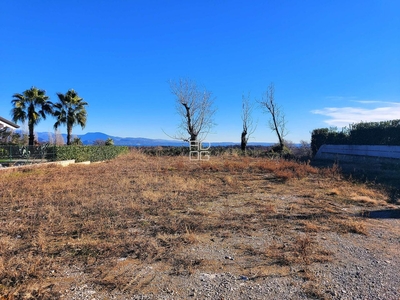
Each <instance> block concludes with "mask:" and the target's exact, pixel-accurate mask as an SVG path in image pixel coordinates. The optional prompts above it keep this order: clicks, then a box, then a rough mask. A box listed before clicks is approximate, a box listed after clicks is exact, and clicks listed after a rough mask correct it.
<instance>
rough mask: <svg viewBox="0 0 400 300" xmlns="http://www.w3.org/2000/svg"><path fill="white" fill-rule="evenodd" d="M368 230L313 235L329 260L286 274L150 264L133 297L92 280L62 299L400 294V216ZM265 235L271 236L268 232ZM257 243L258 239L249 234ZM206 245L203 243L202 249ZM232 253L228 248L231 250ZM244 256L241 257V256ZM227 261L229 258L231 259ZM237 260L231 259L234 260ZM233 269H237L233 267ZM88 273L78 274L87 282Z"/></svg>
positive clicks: (220, 247) (221, 249)
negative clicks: (170, 269) (174, 269)
mask: <svg viewBox="0 0 400 300" xmlns="http://www.w3.org/2000/svg"><path fill="white" fill-rule="evenodd" d="M368 222H369V224H370V226H369V231H368V234H367V235H360V234H351V233H343V234H341V233H335V232H321V233H320V232H318V233H315V234H314V238H315V240H316V241H317V242H318V246H319V247H323V248H325V249H328V250H329V251H330V252H331V253H332V255H331V260H330V261H329V262H321V263H311V264H307V265H296V266H290V270H289V272H288V274H286V275H285V274H283V275H282V274H281V275H279V274H276V275H271V276H262V277H253V278H251V277H247V276H244V275H242V274H240V273H235V272H234V271H230V272H207V273H205V272H199V271H195V272H194V273H192V274H191V275H187V276H183V275H179V276H171V275H168V273H167V272H165V273H164V272H159V271H157V270H156V269H152V268H151V267H149V268H147V271H146V272H147V273H153V275H152V276H153V280H152V281H151V283H150V285H151V287H152V292H147V293H145V294H139V293H137V294H136V295H134V296H132V294H130V295H129V296H128V295H127V294H126V295H124V293H123V292H121V291H111V292H110V291H101V290H96V286H91V285H89V284H81V285H74V286H72V287H71V288H69V289H66V290H65V292H64V293H63V295H62V298H63V299H91V300H94V299H363V300H364V299H388V300H390V299H393V300H395V299H400V277H399V276H398V274H400V255H399V254H400V250H399V249H400V220H399V219H389V218H388V219H368ZM260 238H261V239H268V238H270V237H268V236H267V231H266V233H265V234H263V235H262V236H261V237H260ZM245 242H247V243H258V242H259V239H258V238H253V239H249V238H248V239H247V240H246V241H245ZM195 247H196V248H193V249H191V251H194V252H195V253H197V255H198V256H199V257H207V256H208V257H218V256H219V257H220V260H221V263H222V262H223V261H224V260H225V261H227V258H228V257H224V255H226V254H227V253H226V252H227V251H228V250H227V248H225V247H226V244H218V243H217V244H216V245H214V246H212V247H211V246H206V245H202V244H200V245H196V246H195ZM202 247H203V248H202ZM229 254H230V253H229ZM239 260H240V259H239ZM228 261H229V259H228ZM233 262H234V261H232V262H231V263H232V264H233ZM232 270H233V269H232ZM84 277H85V275H84V274H81V275H79V274H78V273H77V275H76V278H79V280H81V282H84V281H85V280H84Z"/></svg>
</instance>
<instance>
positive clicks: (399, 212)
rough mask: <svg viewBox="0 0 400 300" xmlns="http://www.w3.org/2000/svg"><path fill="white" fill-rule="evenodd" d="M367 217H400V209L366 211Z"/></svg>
mask: <svg viewBox="0 0 400 300" xmlns="http://www.w3.org/2000/svg"><path fill="white" fill-rule="evenodd" d="M362 216H363V217H365V218H371V219H400V209H384V210H373V211H368V212H364V213H363V214H362Z"/></svg>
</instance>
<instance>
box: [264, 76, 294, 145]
mask: <svg viewBox="0 0 400 300" xmlns="http://www.w3.org/2000/svg"><path fill="white" fill-rule="evenodd" d="M274 93H275V87H274V84H273V83H271V84H270V85H269V86H268V88H267V91H266V92H265V95H264V96H263V97H262V99H261V101H260V104H261V106H262V108H263V109H264V111H265V112H266V113H269V114H270V115H271V119H270V120H269V127H270V128H271V130H272V131H275V133H276V135H277V136H278V140H279V147H280V150H281V151H282V150H283V148H284V145H285V143H284V142H285V140H284V138H285V136H286V135H287V133H288V132H287V129H286V123H287V122H286V120H285V114H284V112H283V110H282V108H281V107H280V106H278V105H277V104H276V102H275V96H274Z"/></svg>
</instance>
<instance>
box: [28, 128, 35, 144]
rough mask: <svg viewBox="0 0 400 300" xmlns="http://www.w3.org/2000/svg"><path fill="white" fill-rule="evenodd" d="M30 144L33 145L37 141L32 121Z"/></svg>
mask: <svg viewBox="0 0 400 300" xmlns="http://www.w3.org/2000/svg"><path fill="white" fill-rule="evenodd" d="M28 127H29V128H28V129H29V146H33V144H34V142H35V133H34V131H33V124H32V123H31V122H30V124H29V126H28Z"/></svg>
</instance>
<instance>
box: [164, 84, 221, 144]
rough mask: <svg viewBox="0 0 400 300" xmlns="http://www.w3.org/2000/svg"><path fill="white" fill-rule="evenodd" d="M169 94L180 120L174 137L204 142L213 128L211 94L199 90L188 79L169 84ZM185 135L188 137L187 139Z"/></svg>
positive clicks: (213, 112)
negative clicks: (173, 97)
mask: <svg viewBox="0 0 400 300" xmlns="http://www.w3.org/2000/svg"><path fill="white" fill-rule="evenodd" d="M170 87H171V92H172V94H174V95H175V97H176V110H177V112H178V114H179V116H180V118H181V123H180V125H179V127H178V128H180V132H179V133H178V134H177V135H176V136H175V137H174V138H175V139H179V140H183V141H187V142H189V141H197V140H200V141H202V140H204V138H205V137H206V136H207V134H208V133H209V132H210V130H211V128H212V127H213V126H214V120H213V118H214V114H215V112H216V109H215V108H213V104H214V99H213V98H212V93H211V92H209V91H207V90H206V89H203V90H199V88H198V87H197V85H196V83H195V82H194V81H191V80H189V79H180V80H179V82H175V81H171V82H170ZM187 134H188V135H189V136H188V137H187Z"/></svg>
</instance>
